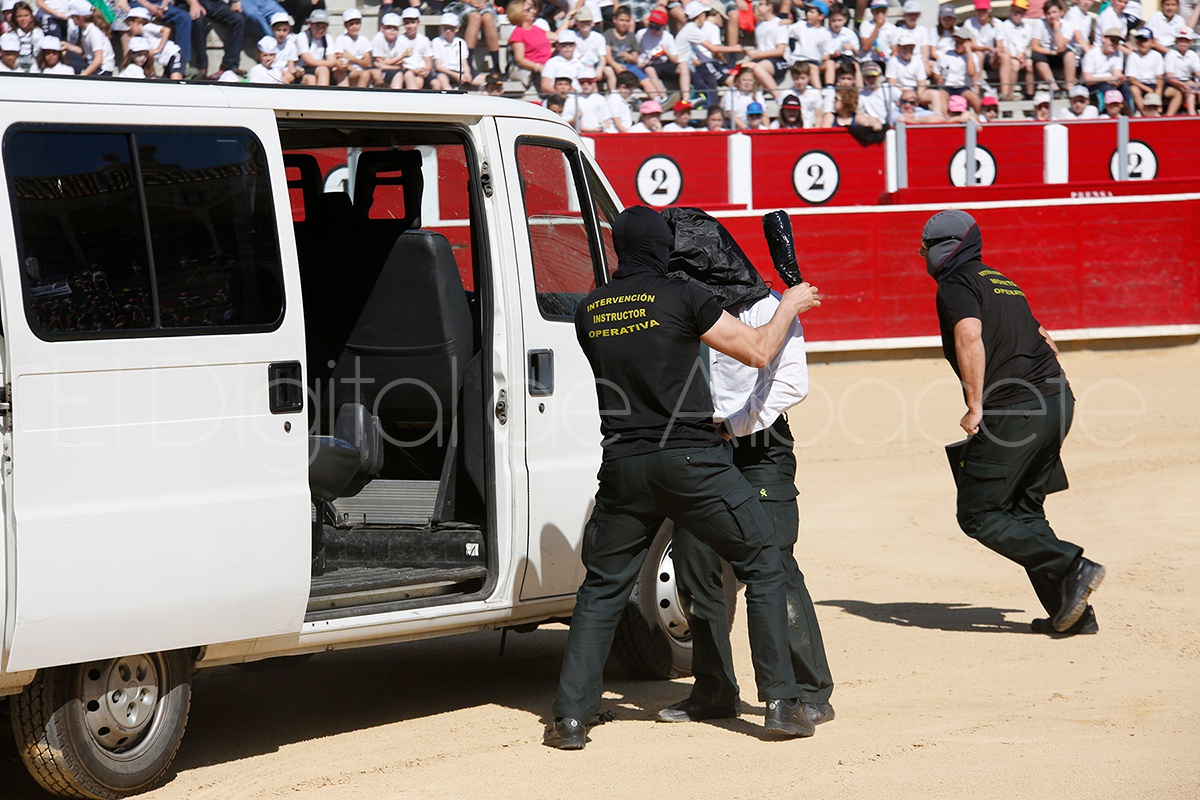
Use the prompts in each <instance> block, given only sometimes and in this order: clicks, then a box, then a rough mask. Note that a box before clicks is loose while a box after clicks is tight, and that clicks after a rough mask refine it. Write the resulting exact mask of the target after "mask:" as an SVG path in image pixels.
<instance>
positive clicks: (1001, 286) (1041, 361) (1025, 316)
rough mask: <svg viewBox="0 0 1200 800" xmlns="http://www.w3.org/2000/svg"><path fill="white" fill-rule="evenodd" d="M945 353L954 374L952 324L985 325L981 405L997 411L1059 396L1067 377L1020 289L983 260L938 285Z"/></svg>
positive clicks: (939, 317) (1065, 385) (938, 307)
mask: <svg viewBox="0 0 1200 800" xmlns="http://www.w3.org/2000/svg"><path fill="white" fill-rule="evenodd" d="M937 311H938V323H939V324H940V325H941V331H942V352H943V353H944V354H945V356H946V360H947V361H949V362H950V366H951V367H952V368H953V369H954V373H955V374H956V375H958V376H959V378H961V377H962V374H961V373H960V372H959V368H958V353H957V351H956V350H955V347H954V326H955V325H957V324H958V322H959V320H963V319H967V318H970V317H974V318H975V319H978V320H980V321H981V322H982V323H983V335H982V338H983V349H984V354H985V356H986V363H985V365H984V371H983V407H984V408H998V407H1002V406H1008V405H1012V404H1013V403H1021V402H1025V401H1027V400H1036V399H1037V398H1038V397H1039V396H1050V395H1056V394H1059V393H1061V392H1062V391H1063V390H1064V389H1066V388H1067V385H1068V384H1067V377H1066V375H1065V374H1063V370H1062V367H1061V366H1059V363H1058V358H1057V357H1056V356H1055V355H1054V351H1053V350H1052V349H1050V345H1049V344H1048V343H1047V342H1046V340H1045V339H1044V338H1042V335H1041V334H1040V333H1038V328H1039V327H1040V325H1039V324H1038V321H1037V320H1036V319H1034V316H1033V312H1032V311H1030V310H1029V303H1028V301H1027V300H1026V299H1025V293H1024V292H1023V291H1021V287H1020V286H1018V285H1017V284H1016V283H1014V282H1013V281H1011V280H1009V279H1008V278H1007V277H1005V276H1004V275H1002V274H1001V273H999V272H997V271H996V270H994V269H989V268H988V267H987V265H985V264H983V263H982V262H979V261H975V262H972V263H970V264H964V265H963V266H962V267H960V268H958V269H956V270H954V271H953V272H951V273H950V274H949V275H947V276H945V277H944V278H942V279H941V281H939V282H938V292H937Z"/></svg>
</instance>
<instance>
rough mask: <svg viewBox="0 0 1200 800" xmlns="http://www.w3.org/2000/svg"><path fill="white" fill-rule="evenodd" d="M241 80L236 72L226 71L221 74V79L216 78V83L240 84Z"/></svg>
mask: <svg viewBox="0 0 1200 800" xmlns="http://www.w3.org/2000/svg"><path fill="white" fill-rule="evenodd" d="M241 80H242V79H241V78H240V77H239V76H238V74H237V73H236V72H234V71H233V70H231V69H227V70H225V71H224V72H222V73H221V77H219V78H217V83H240V82H241Z"/></svg>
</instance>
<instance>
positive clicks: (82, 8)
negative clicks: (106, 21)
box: [64, 0, 117, 76]
mask: <svg viewBox="0 0 1200 800" xmlns="http://www.w3.org/2000/svg"><path fill="white" fill-rule="evenodd" d="M70 12H71V20H72V21H73V22H74V23H75V26H76V27H77V28H78V29H79V39H78V44H71V43H68V44H67V45H66V47H65V48H64V49H65V50H67V51H68V52H73V53H75V54H76V55H79V56H81V57H82V58H83V62H84V67H83V69H81V70H79V74H80V75H99V76H104V75H113V74H115V73H116V71H117V55H116V53H114V52H113V46H112V42H110V41H109V39H108V33H107V32H106V31H105V30H104V29H103V28H101V27H100V26H99V25H97V24H96V21H95V20H96V14H95V10H94V9H93V8H92V4H91V3H89V2H87V0H71V8H70Z"/></svg>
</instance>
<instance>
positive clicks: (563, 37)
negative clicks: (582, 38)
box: [558, 31, 579, 44]
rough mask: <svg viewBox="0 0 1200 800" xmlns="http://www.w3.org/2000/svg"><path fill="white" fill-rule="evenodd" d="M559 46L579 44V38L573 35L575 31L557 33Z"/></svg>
mask: <svg viewBox="0 0 1200 800" xmlns="http://www.w3.org/2000/svg"><path fill="white" fill-rule="evenodd" d="M558 43H559V44H579V37H578V36H576V35H575V31H559V32H558Z"/></svg>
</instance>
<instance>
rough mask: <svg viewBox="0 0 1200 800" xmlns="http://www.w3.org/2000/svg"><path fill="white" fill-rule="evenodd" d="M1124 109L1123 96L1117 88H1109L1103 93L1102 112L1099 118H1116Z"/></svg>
mask: <svg viewBox="0 0 1200 800" xmlns="http://www.w3.org/2000/svg"><path fill="white" fill-rule="evenodd" d="M1124 110H1125V96H1124V95H1123V94H1121V91H1120V90H1119V89H1109V90H1108V91H1107V92H1105V93H1104V113H1103V114H1101V115H1100V117H1101V119H1105V118H1107V119H1116V118H1117V117H1119V116H1121V112H1122V111H1124Z"/></svg>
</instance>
